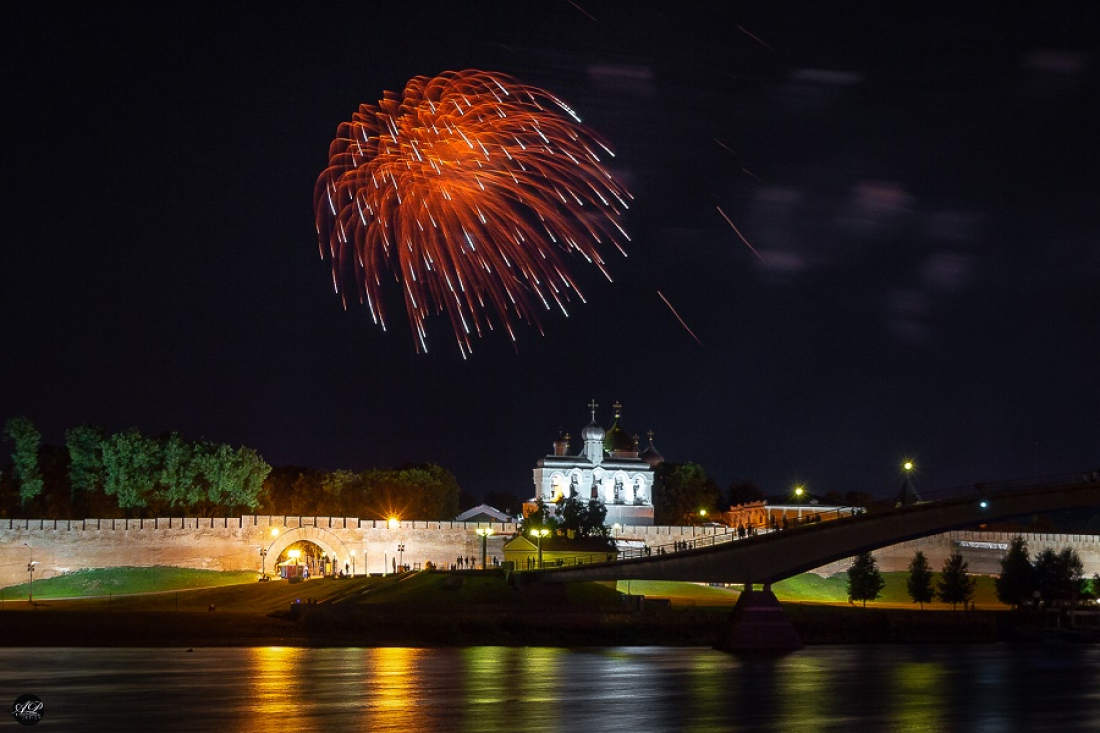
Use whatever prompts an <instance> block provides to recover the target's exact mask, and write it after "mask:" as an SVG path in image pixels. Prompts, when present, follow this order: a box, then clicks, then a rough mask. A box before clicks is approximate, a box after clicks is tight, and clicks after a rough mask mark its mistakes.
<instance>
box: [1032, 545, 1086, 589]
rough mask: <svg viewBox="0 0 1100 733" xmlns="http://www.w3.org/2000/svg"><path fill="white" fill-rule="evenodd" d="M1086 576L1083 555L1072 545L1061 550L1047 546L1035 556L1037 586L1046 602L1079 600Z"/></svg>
mask: <svg viewBox="0 0 1100 733" xmlns="http://www.w3.org/2000/svg"><path fill="white" fill-rule="evenodd" d="M1084 576H1085V569H1084V566H1083V565H1082V563H1081V557H1080V556H1079V555H1078V554H1077V551H1076V550H1074V549H1073V548H1072V547H1066V548H1064V549H1063V550H1062V551H1061V552H1055V551H1054V550H1052V549H1050V548H1047V549H1044V550H1041V551H1040V552H1039V554H1038V555H1036V556H1035V587H1036V588H1037V589H1038V591H1039V594H1040V596H1042V599H1043V601H1045V602H1046V603H1066V602H1071V601H1075V600H1077V599H1078V598H1079V597H1080V595H1081V591H1082V590H1083V588H1082V585H1083V581H1084Z"/></svg>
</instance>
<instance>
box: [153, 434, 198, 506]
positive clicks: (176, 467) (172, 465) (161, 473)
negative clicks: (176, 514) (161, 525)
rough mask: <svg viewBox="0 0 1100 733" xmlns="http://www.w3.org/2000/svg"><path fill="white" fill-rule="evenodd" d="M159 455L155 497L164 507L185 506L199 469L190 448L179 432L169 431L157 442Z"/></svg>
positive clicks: (190, 445) (189, 500)
mask: <svg viewBox="0 0 1100 733" xmlns="http://www.w3.org/2000/svg"><path fill="white" fill-rule="evenodd" d="M159 452H160V456H159V458H160V461H159V466H158V468H157V472H156V482H157V487H158V491H157V494H158V496H157V498H158V499H159V501H160V503H162V504H163V505H164V506H165V507H170V508H176V507H181V508H186V507H189V506H190V505H191V498H192V497H191V494H192V490H193V487H194V485H195V482H196V481H197V480H198V472H199V470H200V468H201V466H200V465H199V464H198V463H197V462H196V461H194V460H193V453H194V446H193V445H192V444H191V443H190V442H189V441H187V440H185V439H184V437H183V436H182V435H180V434H179V433H175V432H172V433H168V435H166V436H164V437H163V438H162V439H161V440H160V451H159Z"/></svg>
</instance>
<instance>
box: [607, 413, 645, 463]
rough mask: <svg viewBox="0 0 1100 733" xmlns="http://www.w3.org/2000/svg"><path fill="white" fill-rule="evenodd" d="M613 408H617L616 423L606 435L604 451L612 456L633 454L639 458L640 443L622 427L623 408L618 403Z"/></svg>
mask: <svg viewBox="0 0 1100 733" xmlns="http://www.w3.org/2000/svg"><path fill="white" fill-rule="evenodd" d="M613 407H614V408H615V422H614V423H613V424H612V425H611V427H610V428H609V429H608V431H607V433H606V434H605V435H604V439H603V449H604V450H605V451H607V452H608V453H612V454H616V453H618V454H622V453H633V454H634V455H635V457H637V454H638V441H637V440H635V439H634V438H633V437H632V436H631V435H630V433H628V432H626V429H625V428H623V425H622V418H623V406H622V405H621V404H619V403H618V402H616V403H615V404H614V406H613Z"/></svg>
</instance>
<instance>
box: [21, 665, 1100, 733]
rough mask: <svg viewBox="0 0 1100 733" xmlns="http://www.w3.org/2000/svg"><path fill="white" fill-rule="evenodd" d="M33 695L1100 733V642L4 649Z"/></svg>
mask: <svg viewBox="0 0 1100 733" xmlns="http://www.w3.org/2000/svg"><path fill="white" fill-rule="evenodd" d="M26 693H30V694H34V695H36V696H37V697H38V698H40V699H41V700H42V703H43V713H44V717H43V719H42V721H41V723H40V725H41V726H42V728H41V729H42V730H55V731H120V730H121V731H125V730H143V731H157V732H158V733H160V732H165V731H209V730H217V731H264V732H265V733H270V732H271V731H293V730H316V731H340V732H344V731H371V732H372V733H381V732H382V731H470V733H474V732H477V733H492V732H494V731H509V732H510V733H511V732H513V731H519V732H521V733H535V732H537V731H569V732H571V733H575V732H585V733H589V732H593V733H594V732H602V731H635V732H643V731H670V732H672V731H685V732H687V731H784V733H798V732H800V731H805V732H806V733H810V732H811V731H812V732H814V733H818V732H820V731H860V732H866V731H928V732H932V731H935V732H937V733H939V732H941V731H968V732H976V733H982V732H989V733H992V732H994V731H996V732H1000V731H1020V733H1024V732H1027V733H1035V732H1036V731H1059V733H1067V732H1072V731H1097V730H1100V646H1076V645H1040V644H1035V645H1030V646H1009V645H1002V644H998V645H966V646H915V645H914V646H833V647H828V646H821V647H811V648H807V649H805V650H803V651H800V652H797V653H794V654H790V655H787V656H783V657H779V658H774V659H761V660H743V659H739V658H737V657H734V656H730V655H727V654H724V653H721V652H716V651H711V650H708V649H699V648H668V647H614V648H592V649H560V648H546V647H467V648H458V649H409V648H378V649H300V648H288V647H250V648H238V649H228V648H197V649H195V650H194V651H185V650H183V649H106V648H79V649H75V648H65V649H58V648H18V649H4V650H3V651H2V653H0V695H4V694H6V695H7V697H8V698H9V699H8V700H3V701H0V702H2V703H3V704H4V705H5V709H10V707H11V704H12V703H13V702H14V701H15V700H16V698H18V697H19V696H20V695H23V694H26ZM11 724H14V721H12V723H11Z"/></svg>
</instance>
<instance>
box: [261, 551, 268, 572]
mask: <svg viewBox="0 0 1100 733" xmlns="http://www.w3.org/2000/svg"><path fill="white" fill-rule="evenodd" d="M260 580H267V548H266V547H261V548H260Z"/></svg>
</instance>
